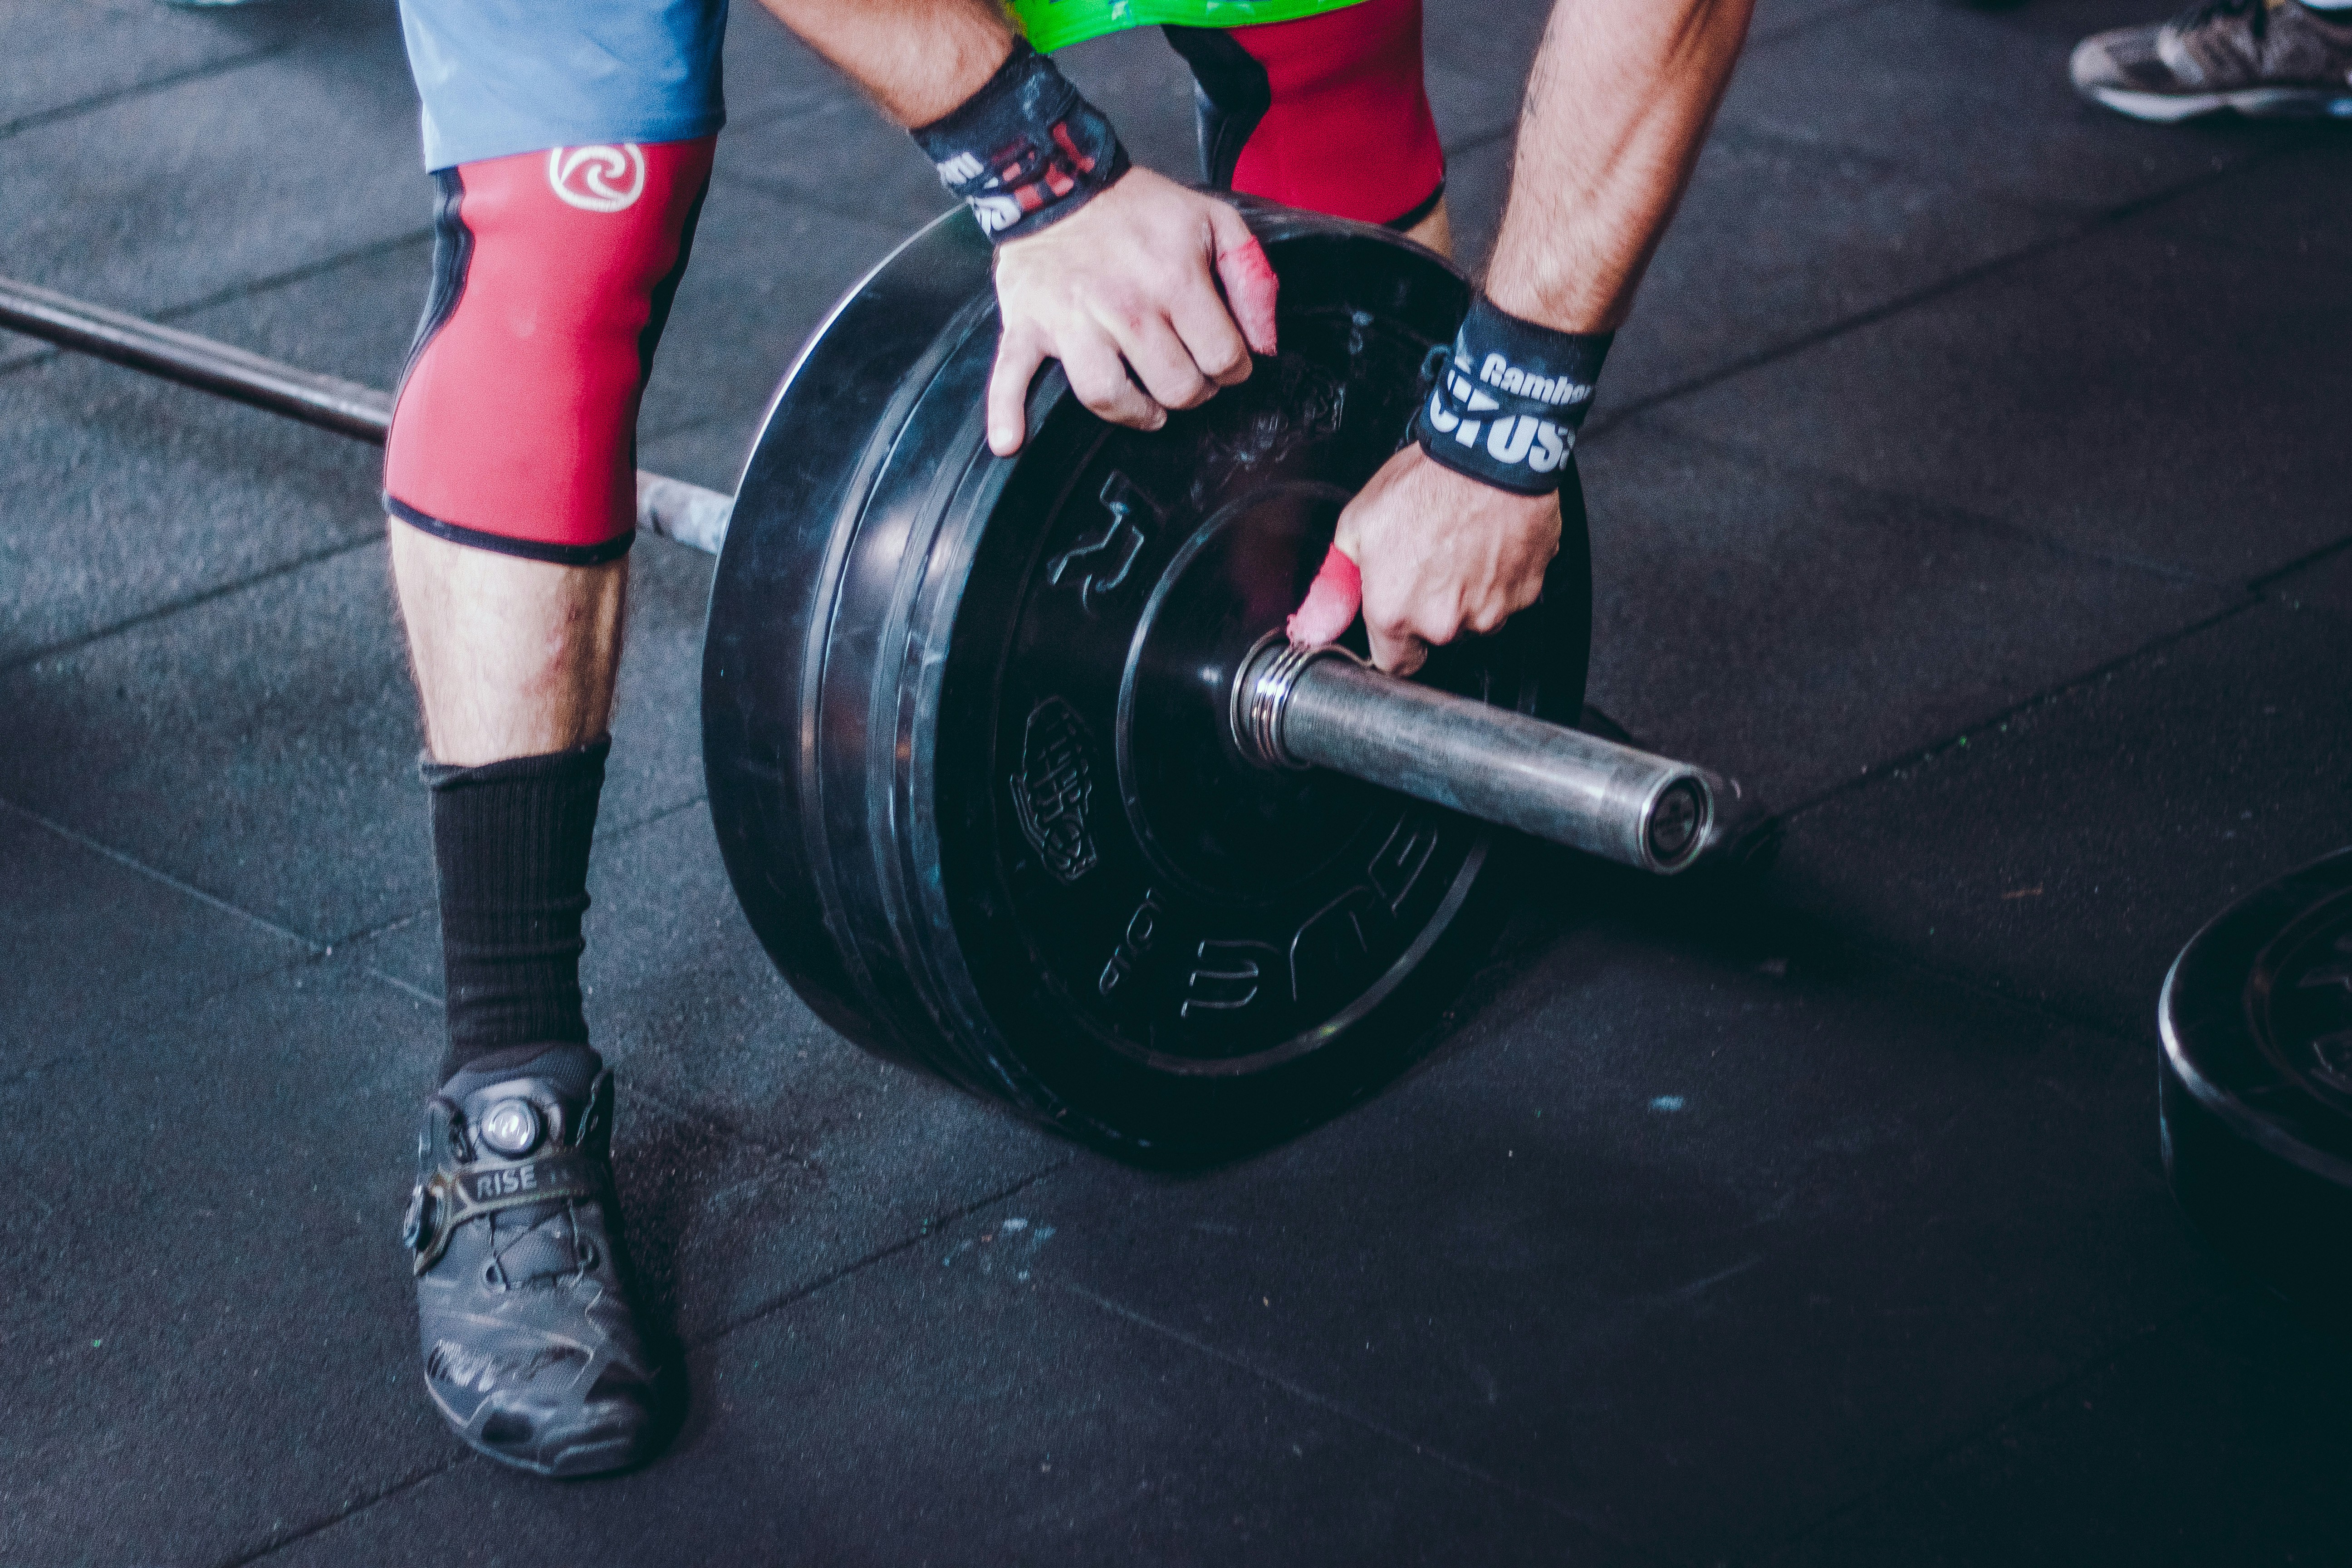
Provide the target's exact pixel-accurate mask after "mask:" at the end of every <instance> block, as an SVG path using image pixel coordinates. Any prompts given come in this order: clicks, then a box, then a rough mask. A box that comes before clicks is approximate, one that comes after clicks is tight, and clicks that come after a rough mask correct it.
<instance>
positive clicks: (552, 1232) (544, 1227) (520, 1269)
mask: <svg viewBox="0 0 2352 1568" xmlns="http://www.w3.org/2000/svg"><path fill="white" fill-rule="evenodd" d="M488 1219H489V1222H490V1261H489V1264H488V1267H487V1268H485V1269H484V1271H483V1277H484V1279H486V1280H487V1281H488V1283H490V1284H492V1285H495V1286H497V1287H498V1288H499V1289H502V1290H520V1289H523V1288H524V1287H525V1286H529V1285H536V1284H538V1283H540V1282H541V1281H542V1280H548V1279H572V1280H577V1279H580V1278H582V1277H583V1276H584V1275H585V1274H586V1273H587V1272H588V1270H589V1269H590V1268H593V1267H594V1266H595V1262H596V1253H595V1247H594V1246H593V1244H592V1243H590V1242H588V1241H587V1240H585V1239H584V1238H583V1237H582V1236H581V1234H580V1216H579V1215H578V1213H577V1212H576V1205H573V1204H572V1202H571V1201H570V1200H568V1199H567V1200H565V1201H563V1202H562V1203H553V1204H549V1205H546V1206H545V1208H544V1209H532V1208H525V1209H510V1210H509V1211H507V1212H506V1213H504V1214H497V1215H488ZM558 1222H561V1228H560V1229H551V1228H550V1227H551V1226H556V1225H557V1224H558ZM567 1257H568V1258H569V1262H566V1261H564V1260H565V1258H567ZM509 1258H514V1259H515V1262H514V1263H513V1264H511V1265H510V1264H509Z"/></svg>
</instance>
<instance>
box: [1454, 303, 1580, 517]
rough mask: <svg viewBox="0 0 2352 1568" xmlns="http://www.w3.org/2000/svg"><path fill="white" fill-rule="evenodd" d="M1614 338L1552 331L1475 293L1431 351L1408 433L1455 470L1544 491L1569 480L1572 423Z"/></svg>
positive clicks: (1529, 492)
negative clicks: (1458, 324) (1432, 364)
mask: <svg viewBox="0 0 2352 1568" xmlns="http://www.w3.org/2000/svg"><path fill="white" fill-rule="evenodd" d="M1613 335H1614V334H1612V333H1609V332H1556V331H1552V330H1551V329H1550V328H1549V327H1539V326H1538V325H1536V324H1535V323H1534V322H1533V321H1520V320H1519V319H1518V318H1517V317H1516V316H1507V315H1505V314H1504V313H1503V312H1502V311H1500V310H1496V309H1495V307H1494V306H1492V305H1490V304H1488V303H1487V302H1486V300H1479V301H1478V302H1477V303H1475V304H1474V305H1472V306H1471V307H1470V314H1469V315H1468V316H1466V317H1465V318H1464V319H1463V321H1462V330H1461V331H1458V332H1456V333H1455V334H1454V346H1453V348H1451V349H1450V350H1444V351H1441V352H1439V353H1433V355H1432V356H1431V357H1432V358H1433V359H1435V360H1437V361H1438V362H1439V363H1438V366H1437V379H1436V384H1435V385H1433V386H1432V387H1431V388H1430V392H1429V396H1428V397H1427V398H1425V399H1423V402H1422V405H1421V408H1420V410H1419V411H1418V412H1417V413H1415V414H1414V415H1413V418H1412V436H1413V439H1414V440H1416V441H1419V442H1420V443H1421V447H1422V450H1423V451H1424V452H1427V453H1428V454H1429V455H1430V457H1431V458H1432V459H1433V460H1434V461H1436V462H1439V463H1442V464H1444V466H1445V467H1447V468H1452V469H1453V470H1454V472H1456V473H1461V474H1467V475H1469V476H1470V477H1471V478H1472V479H1483V480H1485V481H1486V483H1487V484H1490V485H1494V486H1496V487H1497V488H1499V489H1507V490H1514V491H1517V493H1518V494H1520V495H1526V496H1540V495H1549V494H1550V493H1551V492H1552V491H1554V490H1556V489H1559V487H1560V486H1561V485H1562V484H1563V483H1565V482H1566V480H1567V479H1568V455H1569V453H1570V451H1572V450H1574V449H1575V447H1576V427H1577V426H1580V425H1581V424H1583V423H1584V416H1585V415H1586V413H1588V412H1589V411H1590V410H1591V407H1592V384H1593V382H1594V381H1595V380H1597V379H1598V378H1599V376H1600V374H1601V361H1602V360H1603V359H1605V358H1607V357H1608V354H1609V342H1610V339H1611V338H1612V336H1613Z"/></svg>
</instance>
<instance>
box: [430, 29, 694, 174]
mask: <svg viewBox="0 0 2352 1568" xmlns="http://www.w3.org/2000/svg"><path fill="white" fill-rule="evenodd" d="M400 23H401V28H402V30H403V31H404V33H405V34H406V35H407V38H408V64H409V68H410V69H411V70H413V71H414V72H415V75H416V91H417V94H418V96H419V97H421V98H423V99H424V100H425V167H426V168H427V169H448V168H454V167H456V166H457V164H459V163H479V162H482V161H483V160H485V159H489V158H503V157H506V156H508V155H509V154H511V153H540V152H544V151H546V150H547V149H548V148H550V147H581V146H588V145H593V144H598V143H610V142H640V143H651V142H690V141H693V140H694V139H696V138H697V137H701V136H709V135H711V134H712V133H714V132H717V131H718V129H719V126H720V125H722V124H724V123H725V122H726V120H727V100H726V95H725V93H724V92H722V91H721V90H720V87H719V46H720V42H721V40H722V38H723V37H724V36H725V34H726V31H727V0H400Z"/></svg>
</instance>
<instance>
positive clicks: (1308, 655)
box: [1234, 642, 1748, 875]
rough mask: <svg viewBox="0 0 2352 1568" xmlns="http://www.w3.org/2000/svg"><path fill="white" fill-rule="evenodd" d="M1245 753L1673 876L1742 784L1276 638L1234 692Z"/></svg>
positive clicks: (1726, 825) (1719, 825)
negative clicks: (1323, 771)
mask: <svg viewBox="0 0 2352 1568" xmlns="http://www.w3.org/2000/svg"><path fill="white" fill-rule="evenodd" d="M1234 738H1235V740H1236V742H1238V743H1239V744H1240V745H1241V747H1242V749H1243V751H1244V752H1245V753H1247V754H1250V755H1251V756H1253V757H1254V758H1255V759H1256V760H1258V761H1260V762H1262V763H1271V764H1274V765H1277V766H1292V767H1298V766H1315V767H1326V768H1330V769H1332V770H1333V771H1335V772H1338V773H1346V774H1348V775H1349V777H1351V778H1359V779H1363V780H1365V781H1367V782H1368V783H1371V784H1380V785H1381V786H1383V787H1385V788H1388V789H1393V790H1397V791H1400V792H1402V793H1403V794H1405V795H1412V796H1414V797H1416V798H1417V799H1421V800H1425V801H1428V802H1430V803H1432V804H1433V805H1443V806H1446V807H1450V808H1451V809H1453V810H1455V811H1459V812H1462V813H1464V814H1465V815H1467V816H1475V817H1477V818H1478V819H1479V820H1481V821H1484V822H1492V823H1496V824H1498V825H1499V826H1505V827H1513V828H1517V829H1518V830H1519V831H1520V832H1522V833H1527V834H1530V835H1532V836H1534V837H1538V838H1543V839H1548V840H1549V841H1550V842H1552V843H1554V844H1564V845H1566V846H1568V847H1570V848H1572V849H1581V850H1583V851H1585V852H1586V853H1588V854H1592V855H1598V856H1600V857H1601V858H1604V859H1609V860H1614V861H1616V862H1617V863H1619V864H1620V865H1625V866H1632V867H1635V868H1639V869H1641V870H1644V871H1650V872H1654V873H1658V874H1661V875H1672V874H1673V873H1675V872H1676V871H1681V870H1685V869H1687V868H1689V867H1690V866H1692V865H1694V864H1696V862H1698V861H1699V860H1700V859H1702V858H1706V854H1707V852H1708V851H1709V850H1711V849H1714V848H1717V847H1719V846H1722V845H1724V844H1726V843H1727V842H1729V841H1730V839H1731V838H1732V837H1733V836H1734V834H1735V832H1736V830H1737V829H1738V827H1739V826H1743V825H1744V824H1745V822H1746V820H1747V818H1748V811H1747V810H1746V809H1744V808H1745V806H1746V804H1747V803H1745V802H1744V801H1743V800H1742V798H1741V796H1740V793H1739V789H1738V785H1737V784H1731V783H1729V782H1728V781H1727V780H1724V779H1721V778H1718V777H1717V776H1716V775H1715V774H1713V773H1708V772H1707V771H1706V770H1705V769H1703V768H1697V767H1694V766H1692V765H1691V764H1689V763H1678V762H1675V761H1674V760H1672V759H1671V758H1667V757H1660V756H1654V755H1652V754H1651V753H1650V752H1643V751H1639V750H1636V749H1635V748H1633V747H1632V746H1622V745H1619V744H1617V743H1615V742H1611V741H1604V740H1601V738H1600V737H1598V736H1595V735H1588V734H1585V733H1583V732H1582V731H1576V730H1570V729H1568V728H1566V727H1564V726H1562V725H1559V724H1551V723H1547V722H1545V721H1543V720H1540V719H1537V718H1532V717H1530V716H1529V715H1528V714H1525V713H1520V712H1516V711H1514V710H1510V709H1507V708H1497V707H1495V706H1492V705H1491V704H1488V703H1485V702H1480V701H1476V700H1473V699H1470V698H1466V697H1456V696H1454V695H1453V694H1452V693H1450V692H1445V691H1440V690H1438V689H1435V688H1434V687H1430V686H1423V685H1420V684H1417V683H1416V682H1413V681H1410V680H1402V679H1398V678H1396V677H1394V676H1391V675H1383V674H1381V672H1380V671H1378V670H1375V669H1370V668H1365V667H1364V666H1363V665H1361V664H1359V663H1358V662H1357V661H1356V660H1355V659H1354V658H1351V657H1349V656H1347V655H1345V654H1343V653H1341V652H1339V650H1338V649H1334V648H1318V649H1313V650H1304V651H1302V650H1298V649H1293V648H1290V647H1287V646H1286V645H1284V644H1281V643H1279V642H1273V643H1269V644H1268V645H1267V646H1266V647H1265V648H1263V649H1262V650H1261V651H1260V652H1258V653H1257V654H1256V655H1255V657H1253V658H1251V659H1250V660H1249V661H1248V662H1247V663H1246V664H1245V665H1244V668H1243V673H1242V677H1241V681H1240V684H1239V686H1238V687H1237V689H1236V692H1235V698H1234Z"/></svg>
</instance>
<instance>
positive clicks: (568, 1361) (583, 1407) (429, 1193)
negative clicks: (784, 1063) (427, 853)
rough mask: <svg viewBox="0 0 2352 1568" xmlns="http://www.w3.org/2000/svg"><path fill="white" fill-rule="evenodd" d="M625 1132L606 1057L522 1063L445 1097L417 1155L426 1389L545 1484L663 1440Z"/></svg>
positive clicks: (412, 1216) (461, 1082) (477, 1442)
mask: <svg viewBox="0 0 2352 1568" xmlns="http://www.w3.org/2000/svg"><path fill="white" fill-rule="evenodd" d="M612 1133H613V1075H612V1074H611V1073H610V1072H609V1071H607V1070H605V1069H604V1063H603V1061H602V1060H601V1059H600V1058H598V1057H597V1055H596V1053H595V1052H594V1051H593V1050H591V1049H589V1048H588V1047H586V1046H551V1047H517V1048H514V1049H509V1050H505V1051H499V1052H496V1053H493V1054H492V1055H491V1056H489V1057H488V1058H483V1059H481V1060H479V1061H478V1062H476V1063H475V1064H474V1065H473V1066H471V1067H469V1068H467V1069H466V1070H465V1071H463V1072H460V1073H458V1074H457V1076H456V1077H455V1078H452V1079H450V1080H449V1081H448V1082H447V1083H446V1084H444V1085H442V1086H441V1092H440V1093H438V1094H436V1095H435V1096H434V1097H433V1099H432V1100H430V1101H429V1102H428V1103H427V1104H426V1106H425V1130H424V1131H423V1133H422V1134H421V1135H420V1136H419V1139H418V1142H417V1161H416V1164H417V1177H416V1190H415V1194H414V1195H413V1196H412V1197H411V1198H410V1200H409V1207H408V1224H407V1227H406V1234H405V1237H404V1239H405V1240H406V1241H407V1243H408V1247H409V1250H410V1252H411V1254H412V1255H413V1257H414V1258H415V1266H416V1308H417V1315H418V1318H419V1326H420V1330H421V1334H422V1339H423V1342H424V1349H425V1384H426V1386H427V1387H428V1388H430V1389H431V1390H432V1393H433V1401H434V1403H435V1404H436V1405H439V1406H440V1407H441V1414H442V1415H446V1416H447V1417H448V1419H449V1425H450V1426H454V1427H455V1428H457V1435H458V1436H461V1437H463V1438H464V1439H465V1440H466V1441H467V1443H469V1444H471V1445H473V1447H476V1448H478V1449H480V1450H481V1451H482V1452H483V1453H485V1454H488V1456H490V1458H494V1459H499V1460H503V1461H504V1462H506V1463H507V1464H509V1465H513V1466H516V1467H518V1468H521V1469H526V1470H530V1471H532V1472H533V1473H535V1474H538V1475H542V1476H586V1475H594V1474H597V1473H599V1472H601V1471H605V1470H614V1469H619V1468H623V1467H625V1466H627V1465H631V1464H634V1463H635V1462H637V1461H638V1460H640V1459H643V1458H646V1457H647V1455H648V1454H649V1453H650V1452H651V1450H652V1447H653V1446H654V1445H655V1443H656V1416H657V1412H658V1407H659V1404H660V1401H659V1398H658V1396H657V1394H656V1377H655V1373H654V1369H653V1364H652V1361H651V1358H650V1357H649V1356H648V1355H647V1354H646V1348H645V1342H644V1338H643V1336H642V1335H641V1334H640V1333H639V1332H638V1329H637V1323H636V1320H635V1313H634V1312H633V1310H631V1306H630V1302H629V1298H628V1292H627V1289H626V1288H625V1283H624V1280H623V1277H622V1273H621V1264H620V1258H619V1257H618V1251H619V1248H618V1247H617V1245H616V1244H617V1242H618V1239H619V1238H618V1236H617V1234H616V1233H617V1229H618V1219H619V1213H618V1205H616V1204H615V1203H614V1195H613V1173H612V1157H611V1147H612Z"/></svg>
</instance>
